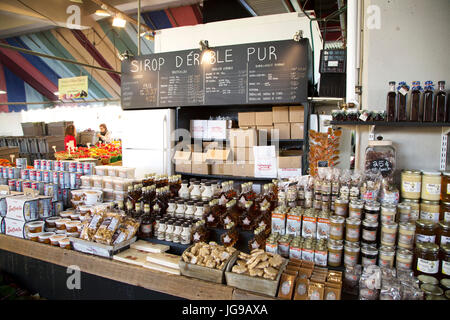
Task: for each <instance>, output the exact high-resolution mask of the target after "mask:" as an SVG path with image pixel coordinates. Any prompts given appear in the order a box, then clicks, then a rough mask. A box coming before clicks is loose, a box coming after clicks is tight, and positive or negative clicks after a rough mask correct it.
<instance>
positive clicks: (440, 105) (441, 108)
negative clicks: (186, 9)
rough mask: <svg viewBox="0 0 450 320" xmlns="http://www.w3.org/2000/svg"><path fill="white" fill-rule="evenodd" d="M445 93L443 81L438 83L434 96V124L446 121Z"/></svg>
mask: <svg viewBox="0 0 450 320" xmlns="http://www.w3.org/2000/svg"><path fill="white" fill-rule="evenodd" d="M446 97H447V93H446V92H445V81H439V82H438V91H437V93H436V95H435V96H434V110H436V122H446V121H447V112H448V110H447V106H446V104H445V103H446V101H445V100H446Z"/></svg>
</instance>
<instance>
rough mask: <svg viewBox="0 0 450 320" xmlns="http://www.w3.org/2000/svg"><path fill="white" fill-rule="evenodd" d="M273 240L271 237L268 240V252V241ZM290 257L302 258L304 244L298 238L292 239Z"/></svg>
mask: <svg viewBox="0 0 450 320" xmlns="http://www.w3.org/2000/svg"><path fill="white" fill-rule="evenodd" d="M269 241H272V240H271V239H270V240H269V239H267V240H266V252H267V243H268V242H269ZM289 259H298V260H301V259H302V244H301V242H300V240H299V239H298V238H295V239H294V240H292V242H291V245H290V246H289Z"/></svg>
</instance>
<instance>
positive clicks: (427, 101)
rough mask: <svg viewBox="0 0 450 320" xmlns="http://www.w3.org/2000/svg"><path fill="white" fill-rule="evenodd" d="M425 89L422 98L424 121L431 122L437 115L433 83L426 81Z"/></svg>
mask: <svg viewBox="0 0 450 320" xmlns="http://www.w3.org/2000/svg"><path fill="white" fill-rule="evenodd" d="M424 89H425V91H424V92H423V98H422V110H423V121H424V122H430V121H434V118H435V114H436V112H435V110H434V105H433V90H434V87H433V81H426V82H425V88H424Z"/></svg>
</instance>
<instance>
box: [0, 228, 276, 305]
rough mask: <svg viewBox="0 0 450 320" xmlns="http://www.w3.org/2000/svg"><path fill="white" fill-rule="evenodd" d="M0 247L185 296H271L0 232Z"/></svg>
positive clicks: (238, 297) (208, 297)
mask: <svg viewBox="0 0 450 320" xmlns="http://www.w3.org/2000/svg"><path fill="white" fill-rule="evenodd" d="M0 250H6V251H9V252H13V253H16V254H20V255H23V256H27V257H31V258H34V259H38V260H42V261H45V262H49V263H52V264H56V265H59V266H63V267H68V266H71V265H77V266H79V267H80V270H81V272H86V273H90V274H93V275H96V276H99V277H103V278H107V279H111V280H115V281H119V282H123V283H127V284H130V285H133V286H139V287H143V288H145V289H148V290H153V291H158V292H163V293H166V294H170V295H173V296H177V297H182V298H186V299H193V300H196V299H201V300H233V299H244V298H246V299H273V298H271V297H268V296H264V295H258V294H255V293H251V292H246V291H243V290H238V289H235V288H233V287H229V286H226V285H223V284H216V283H212V282H208V281H203V280H199V279H193V278H189V277H185V276H178V275H173V274H168V273H164V272H159V271H155V270H150V269H146V268H144V267H139V266H134V265H131V264H127V263H124V262H120V261H116V260H110V259H106V258H101V257H97V256H93V255H88V254H84V253H80V252H77V251H74V250H66V249H62V248H59V247H54V246H50V245H47V244H42V243H37V242H33V241H30V240H25V239H20V238H15V237H12V236H7V235H3V234H2V235H0ZM30 276H32V275H30Z"/></svg>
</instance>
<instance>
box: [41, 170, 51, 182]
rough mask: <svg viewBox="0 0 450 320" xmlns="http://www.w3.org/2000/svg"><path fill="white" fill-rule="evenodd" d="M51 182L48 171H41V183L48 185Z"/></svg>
mask: <svg viewBox="0 0 450 320" xmlns="http://www.w3.org/2000/svg"><path fill="white" fill-rule="evenodd" d="M50 180H51V174H50V171H47V170H44V171H42V181H44V182H45V183H50Z"/></svg>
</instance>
